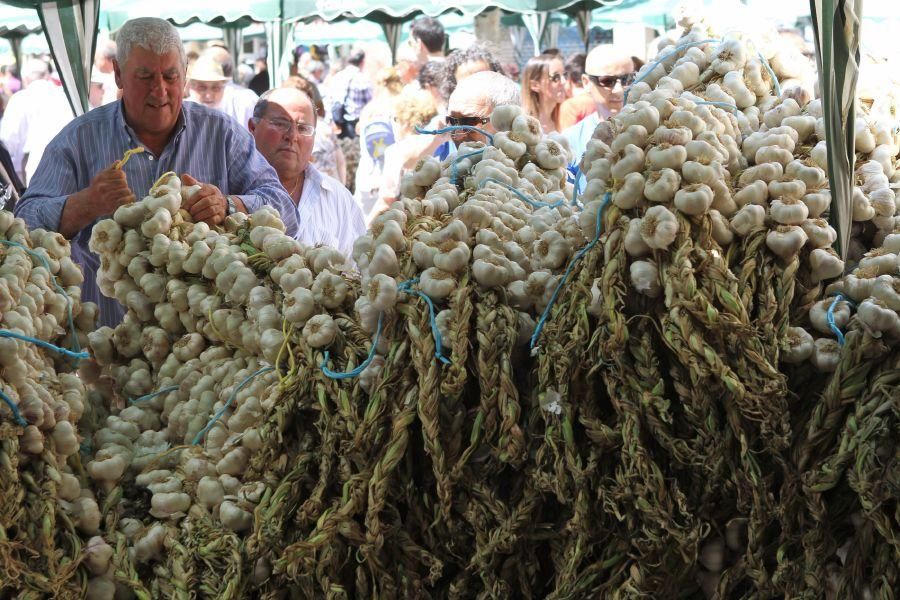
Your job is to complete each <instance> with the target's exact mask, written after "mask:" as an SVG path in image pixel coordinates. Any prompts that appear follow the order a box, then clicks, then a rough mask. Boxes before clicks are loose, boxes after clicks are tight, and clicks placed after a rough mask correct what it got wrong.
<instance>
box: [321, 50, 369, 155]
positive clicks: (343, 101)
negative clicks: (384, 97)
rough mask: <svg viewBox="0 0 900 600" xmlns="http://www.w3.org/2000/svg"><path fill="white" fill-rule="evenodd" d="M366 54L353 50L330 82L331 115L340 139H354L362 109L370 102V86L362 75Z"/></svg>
mask: <svg viewBox="0 0 900 600" xmlns="http://www.w3.org/2000/svg"><path fill="white" fill-rule="evenodd" d="M365 62H366V53H365V52H364V51H363V50H354V51H353V52H351V53H350V57H349V58H348V59H347V66H346V68H344V69H343V70H342V71H341V72H340V73H338V74H337V75H335V77H334V79H335V81H332V82H331V88H330V89H331V90H332V96H331V101H332V106H333V109H332V115H333V119H332V120H333V121H334V123H335V125H337V126H338V127H340V129H341V133H340V137H342V138H355V137H356V135H357V132H356V125H357V124H358V123H359V120H360V115H361V114H362V110H363V108H364V107H365V106H366V104H368V103H369V102H370V101H371V100H372V94H373V92H372V85H371V84H370V83H369V80H368V79H367V78H366V76H365V75H364V74H363V68H364V66H365Z"/></svg>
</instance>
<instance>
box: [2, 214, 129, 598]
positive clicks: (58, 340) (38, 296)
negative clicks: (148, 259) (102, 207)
mask: <svg viewBox="0 0 900 600" xmlns="http://www.w3.org/2000/svg"><path fill="white" fill-rule="evenodd" d="M82 281H83V276H82V273H81V270H80V269H79V268H78V266H77V265H76V264H75V263H74V262H73V261H72V258H71V254H70V247H69V244H68V242H67V241H66V240H65V239H64V238H63V237H62V236H60V235H59V234H56V233H51V232H48V231H44V230H41V229H35V230H31V231H29V230H28V229H27V228H26V226H25V223H24V222H23V221H22V220H21V219H17V218H14V217H13V214H12V213H10V212H6V211H0V330H2V332H3V333H4V334H6V333H8V334H11V335H13V336H25V337H28V338H33V339H35V340H38V341H40V342H45V343H48V344H50V345H52V346H56V347H57V348H63V349H67V350H68V349H73V348H74V349H76V350H77V348H78V347H79V346H86V345H87V336H86V333H87V332H89V331H91V330H93V328H94V323H95V320H96V316H97V306H96V305H95V304H93V303H82V302H81V301H80V298H81V287H80V285H81V283H82ZM70 314H71V317H72V322H71V325H72V326H74V330H72V329H70V321H69V316H70ZM73 335H74V337H73ZM77 367H78V360H77V359H75V358H68V357H65V356H64V355H62V354H60V353H58V352H56V351H54V350H52V349H49V348H46V347H43V346H40V345H38V344H36V343H34V342H31V341H26V340H23V339H21V338H20V337H4V336H2V335H0V391H2V392H3V394H4V395H5V396H6V397H7V398H8V400H9V401H10V402H11V403H12V404H13V405H14V406H15V407H16V410H17V412H18V413H19V418H20V419H22V421H20V420H19V419H18V418H15V415H14V414H13V412H12V410H11V409H10V407H9V406H7V404H5V403H0V429H2V434H0V439H2V443H0V464H3V465H5V466H4V467H0V471H2V473H0V483H2V488H3V494H4V498H5V501H4V504H5V505H8V506H10V507H12V508H13V510H12V512H9V511H4V510H0V531H4V532H5V535H4V536H3V537H4V544H5V548H6V553H5V554H4V556H5V558H4V560H5V561H7V563H8V564H6V565H5V566H4V568H5V572H6V573H9V574H12V580H9V579H7V580H4V581H0V595H3V594H4V592H9V591H10V590H12V591H17V590H21V589H24V588H26V587H27V588H29V589H32V590H40V591H42V592H44V593H46V594H47V595H52V594H54V593H59V592H61V591H62V590H70V589H80V582H78V581H76V580H77V579H78V576H77V571H76V570H74V569H68V570H67V569H65V568H64V561H65V560H69V561H77V560H78V559H79V555H78V553H79V552H80V551H81V550H80V544H79V545H78V547H75V546H73V545H72V543H71V542H72V538H71V537H68V536H69V533H70V531H69V530H67V529H66V527H65V526H63V525H62V524H63V523H66V522H68V523H69V524H70V526H71V527H74V531H73V532H72V533H74V532H75V531H77V533H78V534H80V535H81V536H84V537H85V538H87V537H88V536H96V535H97V534H98V533H100V528H101V516H100V508H99V506H98V499H97V496H95V494H94V492H93V491H92V489H91V488H90V487H89V486H84V487H83V486H82V483H84V482H83V481H82V480H81V479H80V474H79V473H78V472H77V471H75V470H73V467H74V466H75V465H77V464H78V454H79V449H80V446H81V442H82V438H81V436H80V435H79V421H81V420H82V416H85V417H86V418H89V414H86V413H91V412H92V410H93V408H92V407H91V400H90V396H89V395H88V390H87V389H86V387H85V384H84V382H83V379H82V378H81V377H79V375H78V374H77V373H76V368H77ZM6 517H10V518H12V519H13V520H12V521H9V522H8V521H6ZM26 523H31V525H26ZM41 523H45V524H48V523H59V524H60V526H59V527H58V528H55V529H49V530H46V531H45V530H43V528H42V527H41V525H40V524H41ZM34 524H37V526H34ZM75 539H76V540H77V536H76V537H75ZM102 544H105V542H103V540H102V538H96V537H95V538H93V539H92V540H91V541H90V542H89V548H90V550H89V553H90V557H89V559H88V560H87V561H86V565H87V566H88V569H89V570H90V573H91V574H92V575H93V576H108V575H109V576H111V575H110V569H111V567H110V563H109V558H110V557H109V555H108V554H106V555H104V554H103V553H94V552H93V549H94V547H95V546H97V547H99V545H102ZM51 573H53V574H59V575H54V578H53V579H52V580H51V578H50V577H48V574H51Z"/></svg>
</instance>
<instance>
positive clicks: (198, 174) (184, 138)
mask: <svg viewBox="0 0 900 600" xmlns="http://www.w3.org/2000/svg"><path fill="white" fill-rule="evenodd" d="M137 146H143V144H141V142H140V141H139V140H138V137H137V135H136V134H135V133H134V131H133V130H132V129H131V127H130V126H129V125H128V124H127V123H126V122H125V118H124V114H123V112H122V102H121V101H118V102H113V103H111V104H106V105H104V106H101V107H99V108H96V109H94V110H92V111H90V112H89V113H87V114H85V115H83V116H81V117H78V118H77V119H75V120H74V121H72V122H71V123H69V124H68V125H67V126H66V127H65V128H63V130H62V131H61V132H60V133H59V135H57V136H56V137H55V138H54V139H53V141H52V142H50V145H48V146H47V149H46V150H45V151H44V156H43V158H42V159H41V162H40V164H39V165H38V169H37V172H36V173H35V176H34V180H33V181H32V182H30V185H29V186H28V190H27V191H26V192H25V195H24V196H22V198H21V200H20V201H19V202H18V203H17V205H16V208H15V213H16V216H19V217H22V218H23V219H24V220H25V222H26V223H27V224H28V226H29V227H30V228H37V227H41V228H43V229H47V230H51V231H59V222H60V218H61V216H62V211H63V206H64V205H65V203H66V199H67V198H68V197H69V196H70V195H72V194H74V193H76V192H78V191H80V190H83V189H85V188H87V187H88V186H89V185H90V184H91V181H92V180H93V178H94V176H95V175H96V174H97V173H98V172H100V171H101V170H103V169H106V168H108V167H109V166H110V165H112V164H113V163H114V162H115V161H117V160H119V159H120V158H122V155H123V154H124V153H125V151H126V150H128V149H130V148H135V147H137ZM124 170H125V173H126V176H127V177H128V185H129V186H130V187H131V190H132V191H133V192H134V194H135V196H136V197H137V198H143V197H145V196H146V195H147V192H148V191H149V190H150V187H151V186H152V185H153V184H154V183H155V182H156V180H157V179H158V178H159V177H160V176H161V175H162V174H163V173H165V172H167V171H174V172H176V173H178V174H179V175H180V174H182V173H188V174H190V175H191V176H193V177H194V178H195V179H197V181H200V182H203V183H211V184H213V185H215V186H216V187H218V188H219V189H220V190H221V191H222V193H223V194H226V195H229V194H234V195H237V196H238V197H240V198H241V200H242V201H243V202H244V204H245V205H246V207H247V210H249V211H250V212H253V211H254V210H256V209H258V208H259V207H261V206H263V205H264V204H269V205H272V206H273V207H275V208H276V209H278V212H279V213H280V214H281V218H282V219H283V220H284V223H285V226H286V227H287V233H288V234H290V235H296V233H297V212H296V209H295V208H294V204H293V201H292V200H291V197H290V196H289V195H288V193H287V191H286V190H285V189H284V188H283V187H282V185H281V183H280V182H279V181H278V175H277V174H276V173H275V170H274V169H273V168H272V167H271V166H270V165H269V163H268V162H267V161H266V159H265V158H264V157H263V155H262V154H260V153H259V152H258V151H257V150H256V145H255V143H254V141H253V137H252V136H251V135H250V133H249V132H248V131H247V129H246V128H245V127H242V126H241V125H240V124H238V123H237V122H235V121H234V119H232V118H231V117H229V116H228V115H226V114H224V113H222V112H219V111H214V110H211V109H208V108H206V107H205V106H203V105H201V104H197V103H194V102H185V103H184V104H183V105H182V108H181V116H180V117H179V118H178V122H177V123H176V126H175V133H174V134H173V136H172V138H171V139H170V140H169V143H168V144H167V145H166V147H165V149H164V150H163V152H162V154H161V155H159V156H155V155H153V154H152V153H151V152H150V151H149V150H147V151H145V152H143V153H141V154H136V155H134V156H132V157H131V159H130V160H129V161H128V163H127V164H126V165H125V167H124ZM93 225H94V224H93V223H92V224H91V225H89V226H88V227H85V228H84V229H82V230H81V231H79V232H78V233H77V234H75V236H74V237H73V238H72V240H71V243H72V259H73V260H74V261H75V262H77V263H78V264H79V265H81V267H82V269H83V270H84V285H83V287H82V294H81V297H82V300H84V301H90V302H96V303H97V304H98V306H99V307H100V325H110V326H115V325H116V324H117V323H118V322H119V321H121V319H122V316H123V315H124V313H125V309H124V308H123V307H122V306H121V305H120V304H119V303H118V302H117V301H116V300H114V299H112V298H106V297H104V296H102V295H101V294H100V290H99V288H98V287H97V284H96V274H97V269H98V267H99V265H100V261H99V259H98V257H97V256H96V255H95V254H94V253H92V252H91V251H90V250H89V249H88V240H90V237H91V230H92V229H93Z"/></svg>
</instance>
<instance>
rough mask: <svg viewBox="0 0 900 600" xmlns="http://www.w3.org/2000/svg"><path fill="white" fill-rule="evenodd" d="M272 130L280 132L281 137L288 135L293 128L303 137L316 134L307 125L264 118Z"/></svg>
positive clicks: (312, 127) (313, 128)
mask: <svg viewBox="0 0 900 600" xmlns="http://www.w3.org/2000/svg"><path fill="white" fill-rule="evenodd" d="M264 120H265V121H266V122H267V123H268V124H269V125H270V126H272V128H273V129H275V130H276V131H278V132H280V133H281V134H282V135H286V134H288V133H290V132H291V131H292V130H293V129H294V128H296V129H297V133H299V134H300V135H302V136H303V137H312V135H313V134H314V133H315V132H316V128H315V127H314V126H312V125H310V124H309V123H302V122H299V121H298V122H297V123H294V122H293V121H289V120H288V119H277V118H276V119H270V118H269V117H265V119H264Z"/></svg>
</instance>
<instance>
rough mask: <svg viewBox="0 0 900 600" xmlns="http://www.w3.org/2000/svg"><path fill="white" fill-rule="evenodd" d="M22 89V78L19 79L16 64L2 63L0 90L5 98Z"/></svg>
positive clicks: (0, 68)
mask: <svg viewBox="0 0 900 600" xmlns="http://www.w3.org/2000/svg"><path fill="white" fill-rule="evenodd" d="M21 89H22V80H21V79H19V69H18V67H16V65H3V67H0V92H2V93H3V95H4V96H6V97H7V98H8V97H10V96H12V95H13V94H15V93H16V92H18V91H19V90H21Z"/></svg>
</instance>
